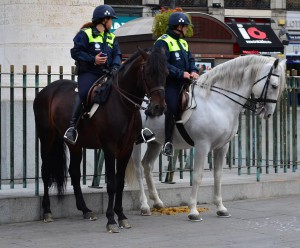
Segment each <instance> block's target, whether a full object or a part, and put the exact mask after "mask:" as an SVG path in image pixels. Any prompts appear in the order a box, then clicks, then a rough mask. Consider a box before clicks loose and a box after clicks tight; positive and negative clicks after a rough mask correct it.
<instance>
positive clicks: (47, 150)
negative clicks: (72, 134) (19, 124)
mask: <svg viewBox="0 0 300 248" xmlns="http://www.w3.org/2000/svg"><path fill="white" fill-rule="evenodd" d="M39 138H40V142H41V158H42V180H43V183H44V196H43V200H42V207H43V220H44V222H51V221H53V219H52V214H51V210H50V199H49V187H50V186H51V184H52V182H56V186H57V190H58V195H59V196H61V195H62V194H63V193H64V187H65V182H66V159H65V149H64V143H63V141H62V139H60V138H59V136H58V135H57V134H56V133H55V131H53V130H52V131H51V129H46V128H45V129H44V130H43V131H41V132H40V137H39Z"/></svg>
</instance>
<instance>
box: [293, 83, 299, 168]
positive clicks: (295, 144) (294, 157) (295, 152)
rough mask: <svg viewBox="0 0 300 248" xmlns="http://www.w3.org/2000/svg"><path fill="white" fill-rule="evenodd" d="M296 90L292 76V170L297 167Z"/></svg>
mask: <svg viewBox="0 0 300 248" xmlns="http://www.w3.org/2000/svg"><path fill="white" fill-rule="evenodd" d="M297 91H298V84H296V78H293V89H292V102H293V105H292V116H293V118H292V146H293V172H295V171H296V169H297V167H298V166H297V104H298V102H297Z"/></svg>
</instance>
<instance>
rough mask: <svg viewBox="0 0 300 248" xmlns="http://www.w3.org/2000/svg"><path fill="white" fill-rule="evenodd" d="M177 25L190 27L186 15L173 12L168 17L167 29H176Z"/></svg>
mask: <svg viewBox="0 0 300 248" xmlns="http://www.w3.org/2000/svg"><path fill="white" fill-rule="evenodd" d="M178 25H191V26H193V25H192V24H191V22H190V20H189V18H188V17H187V15H186V14H184V13H182V12H174V13H172V14H171V15H170V17H169V20H168V26H169V28H174V27H177V26H178Z"/></svg>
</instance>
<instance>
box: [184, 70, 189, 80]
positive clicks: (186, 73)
mask: <svg viewBox="0 0 300 248" xmlns="http://www.w3.org/2000/svg"><path fill="white" fill-rule="evenodd" d="M190 77H191V75H190V74H189V73H188V72H187V71H185V72H184V73H183V78H187V79H190Z"/></svg>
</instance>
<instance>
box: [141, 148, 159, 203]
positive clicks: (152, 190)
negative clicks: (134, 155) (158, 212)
mask: <svg viewBox="0 0 300 248" xmlns="http://www.w3.org/2000/svg"><path fill="white" fill-rule="evenodd" d="M160 150H161V145H160V144H159V143H157V142H150V143H148V147H147V150H146V153H145V155H144V158H143V161H142V165H143V167H144V173H145V178H146V182H147V185H148V190H149V198H150V199H151V200H153V201H154V203H153V207H155V208H158V209H160V208H164V204H163V202H162V201H161V199H160V198H159V196H158V193H157V190H156V187H155V183H154V181H153V176H152V171H153V166H154V162H155V160H156V158H157V157H158V155H159V153H160Z"/></svg>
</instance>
